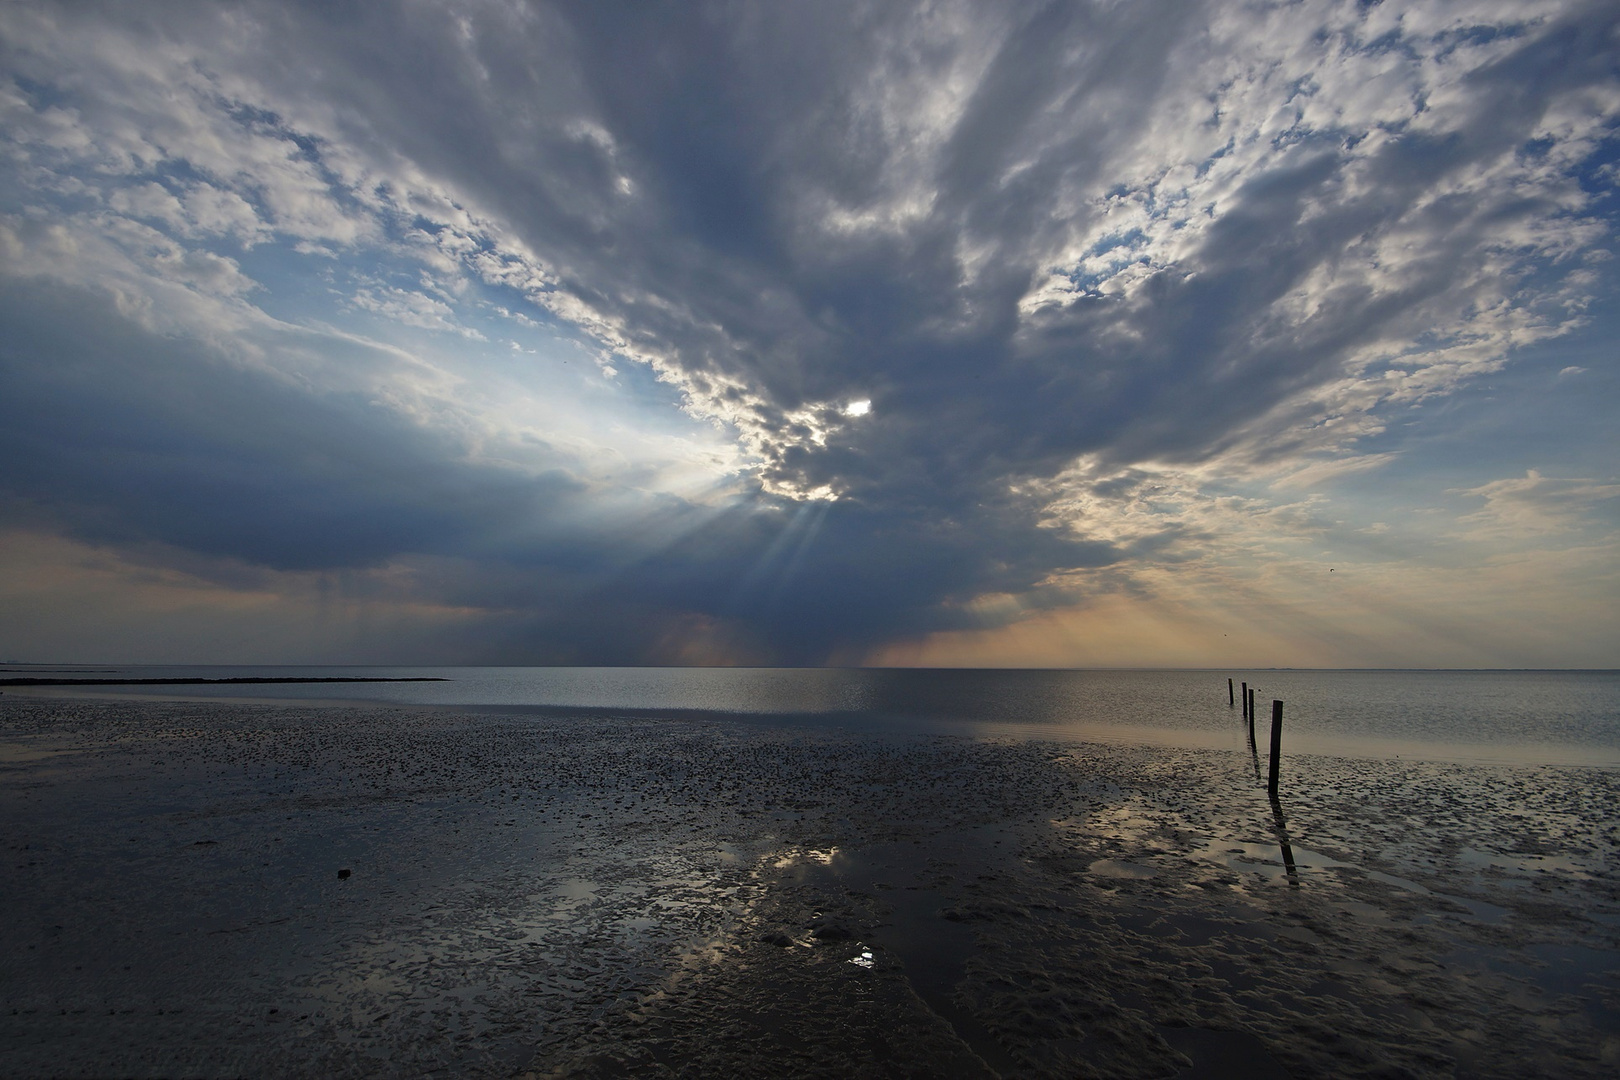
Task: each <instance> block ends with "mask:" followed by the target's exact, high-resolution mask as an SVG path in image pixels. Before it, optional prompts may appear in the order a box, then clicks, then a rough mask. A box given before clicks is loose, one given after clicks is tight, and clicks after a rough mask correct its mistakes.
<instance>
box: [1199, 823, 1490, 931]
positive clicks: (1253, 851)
mask: <svg viewBox="0 0 1620 1080" xmlns="http://www.w3.org/2000/svg"><path fill="white" fill-rule="evenodd" d="M1198 855H1199V856H1200V857H1202V858H1205V859H1210V860H1213V861H1214V862H1218V863H1220V864H1221V865H1222V866H1225V867H1226V868H1227V869H1229V870H1235V871H1237V872H1238V873H1252V874H1259V875H1261V876H1262V877H1264V878H1266V879H1267V880H1268V881H1279V880H1284V879H1288V880H1297V875H1299V874H1313V873H1320V872H1321V871H1324V870H1354V871H1356V872H1357V873H1359V874H1362V875H1364V876H1366V877H1368V878H1371V879H1372V880H1374V881H1381V882H1383V883H1384V884H1385V885H1393V886H1395V887H1396V888H1398V889H1405V890H1406V891H1407V892H1412V893H1417V894H1418V895H1419V896H1432V897H1435V898H1436V899H1439V900H1443V901H1445V902H1446V903H1448V904H1455V905H1457V906H1458V907H1460V908H1463V909H1465V910H1467V911H1468V912H1470V913H1471V914H1472V915H1473V917H1474V918H1476V919H1478V920H1480V921H1481V922H1487V923H1496V922H1501V921H1502V920H1503V919H1504V918H1506V917H1507V913H1508V909H1507V908H1505V907H1501V906H1499V905H1496V904H1489V903H1486V902H1485V901H1483V900H1474V899H1471V898H1469V897H1466V896H1456V895H1454V894H1452V893H1440V892H1435V891H1434V890H1433V889H1430V888H1428V887H1427V886H1424V885H1420V884H1418V883H1417V882H1415V881H1411V880H1408V879H1407V878H1403V877H1396V876H1395V875H1394V874H1386V873H1384V872H1383V871H1382V870H1369V869H1367V868H1366V867H1364V866H1358V865H1357V864H1355V863H1350V862H1343V861H1341V860H1339V859H1335V858H1333V857H1332V856H1329V855H1323V854H1322V853H1321V852H1319V851H1311V850H1310V849H1309V848H1302V847H1300V846H1299V845H1297V844H1290V845H1289V850H1288V851H1287V852H1284V850H1283V848H1282V845H1280V844H1256V843H1248V842H1240V841H1239V842H1229V841H1224V840H1217V841H1211V842H1210V843H1209V844H1207V845H1205V846H1204V848H1203V850H1202V851H1200V852H1198ZM1289 856H1292V859H1291V860H1290V858H1289Z"/></svg>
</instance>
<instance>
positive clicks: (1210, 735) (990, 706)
mask: <svg viewBox="0 0 1620 1080" xmlns="http://www.w3.org/2000/svg"><path fill="white" fill-rule="evenodd" d="M47 670H49V671H51V672H53V673H56V674H59V675H62V676H64V677H82V678H116V677H119V676H123V677H128V678H176V677H181V678H189V677H200V678H228V677H232V676H244V675H246V676H272V677H289V676H298V677H309V676H315V677H331V676H383V677H390V678H398V677H404V676H436V677H440V678H444V679H446V680H448V681H447V682H440V683H392V684H390V683H357V684H348V685H344V684H337V685H333V684H326V685H305V686H299V685H272V686H263V685H258V686H235V687H231V686H191V687H183V686H181V687H129V688H127V689H125V688H119V689H118V690H117V691H116V692H117V693H120V694H123V693H128V694H131V695H139V696H157V697H165V698H188V699H198V698H205V699H220V698H230V699H254V700H279V701H299V700H303V701H314V700H320V701H334V700H343V701H365V702H388V703H394V704H403V705H418V706H424V705H426V706H480V707H499V708H503V709H528V708H546V709H556V708H564V709H580V710H605V711H615V710H618V711H660V712H662V711H679V712H697V713H708V714H715V715H730V716H734V717H738V718H743V719H747V718H755V719H761V718H774V720H775V722H793V723H820V724H835V725H838V726H842V727H850V728H870V729H873V730H917V729H923V730H940V731H947V732H955V733H962V734H1002V735H1008V736H1014V737H1016V736H1020V735H1023V736H1040V737H1058V738H1065V737H1070V738H1083V739H1106V740H1115V741H1127V742H1145V743H1153V744H1161V745H1177V746H1209V747H1225V746H1232V747H1241V746H1245V745H1246V739H1247V728H1246V726H1245V725H1244V724H1243V722H1242V720H1241V719H1240V717H1239V710H1238V709H1236V708H1233V707H1229V706H1228V705H1227V690H1226V680H1227V678H1228V677H1229V676H1230V677H1232V678H1234V679H1235V680H1237V681H1238V682H1240V683H1241V682H1243V681H1247V682H1248V683H1249V684H1250V685H1251V686H1254V687H1256V688H1257V689H1258V693H1257V694H1256V700H1257V701H1258V702H1259V704H1260V707H1259V710H1258V711H1259V713H1260V720H1259V723H1258V728H1257V730H1258V734H1259V737H1260V740H1261V743H1262V746H1263V745H1264V743H1265V740H1266V736H1267V731H1268V729H1269V724H1270V716H1271V701H1272V700H1273V699H1278V700H1281V701H1283V702H1284V703H1285V704H1284V733H1285V740H1284V741H1285V749H1287V750H1288V751H1290V752H1304V753H1335V754H1350V755H1357V756H1375V757H1393V756H1398V755H1399V756H1413V757H1427V758H1441V759H1447V760H1465V761H1466V760H1480V761H1522V762H1527V763H1552V764H1589V765H1590V764H1595V765H1605V766H1610V767H1620V672H1616V671H1293V670H1289V671H1231V672H1225V671H1139V670H1130V671H1006V670H976V671H965V670H899V669H882V670H874V669H806V668H521V667H494V668H468V667H451V668H433V667H412V668H396V667H387V668H368V667H303V668H300V667H230V668H226V667H89V666H87V667H79V668H72V669H67V668H52V669H46V668H44V667H26V668H25V667H21V666H10V667H7V668H5V669H3V670H0V674H9V675H42V674H45V673H46V672H47ZM8 692H12V693H16V692H18V691H8ZM24 692H26V691H24ZM50 692H51V693H61V692H63V691H57V690H53V691H50ZM67 692H71V693H86V692H93V693H95V694H97V695H105V694H106V693H107V692H108V691H107V690H106V689H103V688H99V687H98V688H95V690H93V691H81V690H75V691H67Z"/></svg>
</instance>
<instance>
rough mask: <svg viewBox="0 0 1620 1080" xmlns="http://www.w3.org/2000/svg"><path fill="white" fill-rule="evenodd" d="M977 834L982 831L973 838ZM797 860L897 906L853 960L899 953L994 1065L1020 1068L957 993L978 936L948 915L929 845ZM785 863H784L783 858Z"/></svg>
mask: <svg viewBox="0 0 1620 1080" xmlns="http://www.w3.org/2000/svg"><path fill="white" fill-rule="evenodd" d="M973 839H977V838H973ZM807 855H808V856H809V857H808V858H806V859H805V860H803V861H799V862H797V863H796V864H795V865H794V866H792V867H791V868H789V872H790V874H792V876H793V877H794V878H796V879H797V880H798V881H800V882H803V883H807V884H809V883H818V884H836V885H837V886H839V887H841V888H844V889H851V890H856V891H859V892H864V893H869V894H875V895H878V896H881V897H882V900H883V902H884V903H885V904H886V905H888V907H889V908H890V911H889V914H888V921H887V923H886V924H885V925H883V926H882V927H881V928H880V929H879V931H878V932H877V933H876V934H874V935H873V938H874V940H873V941H872V942H871V943H870V944H867V943H862V945H861V951H860V952H859V953H858V954H857V955H856V957H855V958H854V959H853V960H852V961H851V963H854V964H856V965H857V966H860V967H865V968H870V967H873V966H875V965H876V964H878V963H880V962H881V958H882V956H883V955H884V954H887V955H888V956H889V957H891V958H893V959H894V960H897V961H898V962H899V963H900V965H901V967H902V968H903V969H904V971H905V975H906V981H907V982H909V983H910V984H911V988H912V990H913V991H914V992H915V993H916V994H917V996H918V997H920V998H921V999H922V1000H923V1001H924V1002H925V1003H926V1004H927V1005H928V1007H929V1008H930V1009H932V1010H933V1011H934V1013H935V1014H936V1015H938V1016H939V1017H940V1018H941V1019H943V1020H944V1021H945V1022H946V1023H948V1024H950V1025H951V1027H952V1028H953V1029H954V1030H955V1031H956V1034H957V1036H958V1037H959V1038H961V1040H962V1041H963V1042H965V1043H967V1044H968V1046H969V1047H970V1048H971V1049H972V1050H973V1052H974V1053H975V1054H977V1055H978V1056H979V1058H980V1059H982V1060H983V1061H984V1063H985V1064H986V1065H988V1066H990V1068H991V1069H992V1070H994V1071H995V1072H997V1073H1001V1074H1004V1075H1005V1074H1008V1073H1016V1072H1018V1071H1019V1069H1020V1066H1019V1064H1018V1062H1017V1061H1015V1060H1014V1059H1013V1057H1012V1055H1010V1054H1009V1053H1008V1052H1007V1051H1006V1050H1005V1049H1004V1048H1003V1047H1002V1045H1001V1044H1000V1043H999V1042H997V1041H996V1039H995V1037H994V1036H993V1035H991V1034H990V1032H989V1030H987V1029H986V1028H985V1027H984V1025H983V1024H981V1023H980V1022H979V1021H978V1020H977V1019H975V1018H974V1016H973V1014H972V1013H970V1012H969V1011H968V1010H966V1009H964V1008H962V1007H961V1006H960V1005H958V1004H957V1003H956V1001H955V996H956V988H957V986H958V984H960V983H961V981H962V980H963V978H964V977H965V976H966V974H967V964H968V960H969V958H970V957H972V955H973V953H974V951H975V949H976V942H975V939H974V937H975V936H974V931H973V927H972V926H971V925H970V924H968V923H967V922H964V921H956V920H952V919H950V918H948V917H946V915H945V900H944V898H943V897H942V896H941V895H940V893H939V892H938V891H937V890H936V889H934V888H932V887H930V886H929V885H928V884H927V882H928V880H929V878H930V877H937V876H938V875H939V873H940V871H941V866H940V864H939V863H938V860H937V859H931V858H929V857H928V853H927V852H926V851H925V850H924V849H923V848H921V847H917V846H914V845H911V844H882V845H876V846H873V847H870V848H864V849H861V850H859V851H848V850H837V849H834V850H832V851H828V852H821V851H818V852H809V853H807ZM778 865H779V866H780V864H778Z"/></svg>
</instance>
